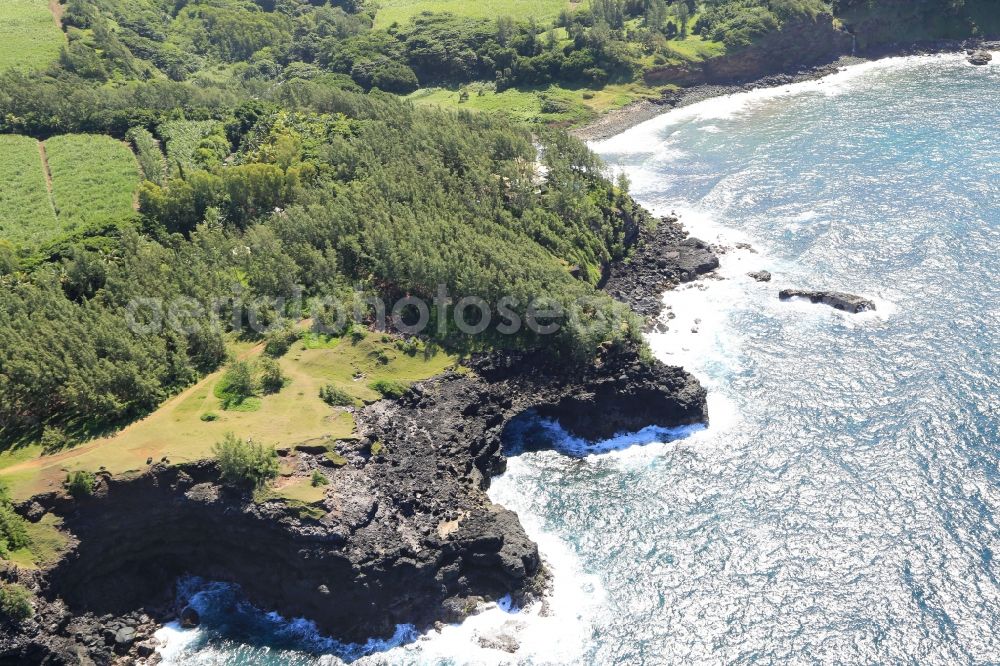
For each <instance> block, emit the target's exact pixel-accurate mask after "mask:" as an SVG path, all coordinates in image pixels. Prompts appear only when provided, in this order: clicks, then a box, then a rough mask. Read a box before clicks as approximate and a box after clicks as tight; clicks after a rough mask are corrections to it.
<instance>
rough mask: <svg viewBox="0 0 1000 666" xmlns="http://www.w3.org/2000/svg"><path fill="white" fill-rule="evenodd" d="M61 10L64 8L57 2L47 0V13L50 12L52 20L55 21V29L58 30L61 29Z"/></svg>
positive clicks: (55, 0)
mask: <svg viewBox="0 0 1000 666" xmlns="http://www.w3.org/2000/svg"><path fill="white" fill-rule="evenodd" d="M63 10H64V7H63V6H62V5H61V4H59V0H49V11H50V12H52V20H53V21H55V23H56V27H57V28H59V29H60V30H62V29H63V24H62V17H63Z"/></svg>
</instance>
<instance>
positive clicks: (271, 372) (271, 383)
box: [260, 357, 287, 393]
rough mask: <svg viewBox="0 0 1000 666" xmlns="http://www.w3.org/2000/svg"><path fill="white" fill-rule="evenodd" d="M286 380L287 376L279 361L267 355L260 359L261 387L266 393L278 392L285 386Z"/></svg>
mask: <svg viewBox="0 0 1000 666" xmlns="http://www.w3.org/2000/svg"><path fill="white" fill-rule="evenodd" d="M286 381H287V377H285V373H283V372H282V371H281V366H279V365H278V362H277V361H275V360H274V359H273V358H267V357H265V358H262V359H261V360H260V388H261V389H262V390H263V391H264V393H277V392H278V391H280V390H281V389H282V388H283V387H284V386H285V382H286Z"/></svg>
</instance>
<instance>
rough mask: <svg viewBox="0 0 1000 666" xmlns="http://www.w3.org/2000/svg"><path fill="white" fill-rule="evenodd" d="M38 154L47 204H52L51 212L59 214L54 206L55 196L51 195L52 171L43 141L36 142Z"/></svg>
mask: <svg viewBox="0 0 1000 666" xmlns="http://www.w3.org/2000/svg"><path fill="white" fill-rule="evenodd" d="M38 156H39V157H41V158H42V173H44V174H45V189H46V190H48V192H49V205H50V206H52V213H53V214H55V215H57V216H58V214H59V211H58V209H57V208H56V198H55V197H54V196H52V171H50V170H49V156H48V155H46V154H45V142H44V141H39V142H38Z"/></svg>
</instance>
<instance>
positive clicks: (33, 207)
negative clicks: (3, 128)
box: [0, 135, 59, 244]
mask: <svg viewBox="0 0 1000 666" xmlns="http://www.w3.org/2000/svg"><path fill="white" fill-rule="evenodd" d="M58 230H59V223H58V222H57V220H56V215H55V211H53V210H52V201H51V200H50V199H49V192H48V189H47V188H46V186H45V172H44V170H43V169H42V158H41V154H40V153H39V150H38V142H37V141H35V140H34V139H31V138H29V137H26V136H12V135H0V238H2V239H4V240H8V241H11V242H13V243H17V244H20V243H25V244H27V243H32V242H36V241H39V240H44V239H46V238H48V237H50V236H51V235H53V234H54V233H57V232H58Z"/></svg>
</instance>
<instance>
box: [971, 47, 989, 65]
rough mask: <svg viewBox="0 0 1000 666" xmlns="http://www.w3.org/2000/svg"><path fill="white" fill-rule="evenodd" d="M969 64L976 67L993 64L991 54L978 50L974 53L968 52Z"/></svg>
mask: <svg viewBox="0 0 1000 666" xmlns="http://www.w3.org/2000/svg"><path fill="white" fill-rule="evenodd" d="M968 61H969V63H971V64H973V65H976V66H977V67H985V66H986V65H988V64H990V63H991V62H993V54H992V53H990V52H989V51H986V50H985V49H980V50H976V51H969V53H968Z"/></svg>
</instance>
